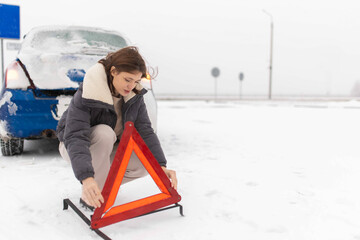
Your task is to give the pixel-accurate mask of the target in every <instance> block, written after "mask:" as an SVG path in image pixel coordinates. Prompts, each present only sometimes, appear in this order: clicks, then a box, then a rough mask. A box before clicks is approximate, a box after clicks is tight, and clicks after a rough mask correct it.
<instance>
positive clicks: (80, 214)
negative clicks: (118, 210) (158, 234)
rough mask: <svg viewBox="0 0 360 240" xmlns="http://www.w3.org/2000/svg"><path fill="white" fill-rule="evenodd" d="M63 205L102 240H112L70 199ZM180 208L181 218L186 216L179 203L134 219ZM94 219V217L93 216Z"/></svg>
mask: <svg viewBox="0 0 360 240" xmlns="http://www.w3.org/2000/svg"><path fill="white" fill-rule="evenodd" d="M63 203H64V208H63V210H67V209H68V208H69V207H70V208H72V209H73V210H74V211H75V213H76V214H77V215H78V216H79V217H80V218H81V219H82V220H83V221H84V222H85V223H86V224H87V225H88V226H89V227H90V229H91V230H93V231H94V232H95V233H96V234H97V235H98V236H99V237H101V238H102V239H104V240H111V238H110V237H108V236H107V235H106V234H105V233H103V232H102V231H100V230H99V229H94V228H92V227H91V220H90V219H89V218H88V217H86V216H85V214H84V213H82V211H81V210H80V209H79V208H78V207H76V206H75V204H74V203H73V202H72V201H71V200H70V199H68V198H66V199H64V200H63ZM176 207H178V208H179V212H180V215H181V216H184V212H183V206H182V205H180V204H178V203H175V204H174V205H173V206H169V207H165V208H161V209H157V210H155V211H152V212H149V213H145V214H142V215H139V216H136V217H133V218H137V217H142V216H146V215H149V214H152V213H157V212H161V211H165V210H169V209H172V208H176ZM91 217H92V215H91Z"/></svg>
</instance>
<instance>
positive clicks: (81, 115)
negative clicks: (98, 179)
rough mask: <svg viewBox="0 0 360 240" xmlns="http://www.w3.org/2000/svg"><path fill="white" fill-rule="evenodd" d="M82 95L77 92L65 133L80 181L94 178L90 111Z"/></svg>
mask: <svg viewBox="0 0 360 240" xmlns="http://www.w3.org/2000/svg"><path fill="white" fill-rule="evenodd" d="M81 93H82V91H77V92H76V94H75V95H74V98H73V99H72V101H71V103H70V105H69V108H68V112H67V117H66V125H65V126H66V127H65V132H64V144H65V147H66V150H67V152H68V154H69V157H70V159H71V165H72V168H73V171H74V173H75V177H76V178H77V179H78V180H79V181H82V180H84V179H86V178H88V177H93V176H94V168H93V166H92V164H91V154H90V150H89V147H90V109H89V108H88V107H86V106H84V105H83V104H82V98H81Z"/></svg>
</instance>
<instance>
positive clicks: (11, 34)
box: [0, 3, 20, 82]
mask: <svg viewBox="0 0 360 240" xmlns="http://www.w3.org/2000/svg"><path fill="white" fill-rule="evenodd" d="M3 39H20V7H19V6H15V5H6V4H1V3H0V42H1V69H2V72H1V79H2V82H4V72H5V70H4V41H3Z"/></svg>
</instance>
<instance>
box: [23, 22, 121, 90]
mask: <svg viewBox="0 0 360 240" xmlns="http://www.w3.org/2000/svg"><path fill="white" fill-rule="evenodd" d="M127 42H128V41H127V40H125V38H124V37H123V36H122V35H120V34H119V33H117V32H113V31H107V30H103V29H98V28H89V27H63V26H46V27H37V28H34V29H32V30H31V31H30V32H29V33H28V34H27V35H26V37H25V39H24V41H23V43H22V46H21V49H20V51H19V54H18V59H19V60H20V61H21V62H22V63H23V64H24V65H25V67H26V70H27V71H28V73H29V75H30V78H31V79H32V81H33V83H34V85H35V86H36V87H37V88H39V89H64V88H78V87H79V83H80V82H81V81H82V78H83V75H84V73H85V72H86V71H87V69H88V68H90V67H91V66H92V65H94V64H95V63H96V62H97V61H99V60H100V59H101V58H103V57H105V56H106V55H107V54H108V53H109V52H114V51H116V50H118V49H120V48H122V47H125V46H127ZM74 76H75V77H74Z"/></svg>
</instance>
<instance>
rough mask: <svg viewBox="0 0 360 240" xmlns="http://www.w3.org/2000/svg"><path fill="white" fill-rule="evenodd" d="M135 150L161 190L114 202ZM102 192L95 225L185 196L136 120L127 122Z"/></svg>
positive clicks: (144, 210)
mask: <svg viewBox="0 0 360 240" xmlns="http://www.w3.org/2000/svg"><path fill="white" fill-rule="evenodd" d="M132 151H134V152H135V153H136V155H137V156H138V158H139V159H140V161H141V162H142V164H143V165H144V167H145V169H146V170H147V171H148V173H149V175H150V176H151V177H152V179H153V180H154V182H155V183H156V185H157V186H158V187H159V189H160V191H161V193H159V194H155V195H153V196H149V197H146V198H142V199H139V200H136V201H132V202H129V203H125V204H122V205H118V206H113V205H114V202H115V199H116V196H117V194H118V191H119V189H120V186H121V182H122V180H123V177H124V174H125V171H126V168H127V165H128V163H129V160H130V156H131V153H132ZM102 195H103V197H104V203H103V204H102V205H101V207H100V208H96V209H95V212H94V215H93V216H92V218H91V227H92V228H93V229H97V228H101V227H104V226H107V225H110V224H113V223H116V222H120V221H123V220H126V219H130V218H133V217H137V216H139V215H142V214H145V213H149V212H152V211H154V210H156V209H159V208H162V207H165V206H168V205H170V204H174V203H177V202H179V201H180V200H181V196H180V195H179V194H178V193H177V191H176V190H175V189H174V188H172V187H171V183H170V180H169V178H168V177H167V176H166V174H165V173H164V171H163V170H162V168H161V167H160V165H159V163H158V162H157V161H156V159H155V157H154V155H153V154H152V153H151V151H150V150H149V148H148V147H147V146H146V144H145V142H144V140H143V139H142V138H141V136H140V135H139V133H138V132H137V131H136V129H135V127H134V123H132V122H126V124H125V130H124V132H123V134H122V137H121V141H120V143H119V146H118V148H117V151H116V154H115V157H114V161H113V163H112V165H111V168H110V171H109V174H108V177H107V179H106V182H105V185H104V188H103V191H102Z"/></svg>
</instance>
